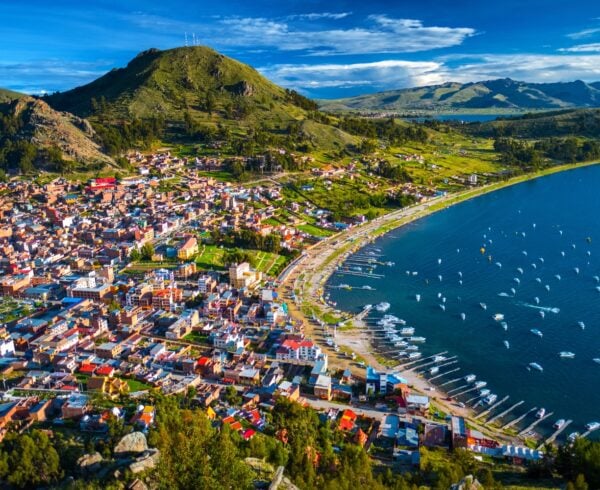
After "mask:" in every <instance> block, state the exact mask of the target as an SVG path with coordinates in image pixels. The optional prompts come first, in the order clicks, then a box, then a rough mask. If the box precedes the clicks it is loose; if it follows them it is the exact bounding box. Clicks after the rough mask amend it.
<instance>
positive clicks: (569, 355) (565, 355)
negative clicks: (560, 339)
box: [558, 350, 575, 359]
mask: <svg viewBox="0 0 600 490" xmlns="http://www.w3.org/2000/svg"><path fill="white" fill-rule="evenodd" d="M558 355H559V356H560V357H562V358H563V359H573V358H574V357H575V353H573V352H569V351H566V350H563V351H561V352H559V353H558Z"/></svg>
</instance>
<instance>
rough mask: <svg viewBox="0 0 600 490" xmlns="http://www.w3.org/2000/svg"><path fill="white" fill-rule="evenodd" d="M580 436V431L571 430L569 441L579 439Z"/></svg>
mask: <svg viewBox="0 0 600 490" xmlns="http://www.w3.org/2000/svg"><path fill="white" fill-rule="evenodd" d="M578 437H579V432H571V433H570V434H569V435H568V437H567V441H569V442H575V439H577V438H578Z"/></svg>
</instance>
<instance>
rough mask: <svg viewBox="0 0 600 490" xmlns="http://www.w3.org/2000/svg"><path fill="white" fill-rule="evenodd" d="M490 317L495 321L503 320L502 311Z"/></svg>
mask: <svg viewBox="0 0 600 490" xmlns="http://www.w3.org/2000/svg"><path fill="white" fill-rule="evenodd" d="M492 318H493V319H494V320H496V321H497V322H501V321H502V320H504V315H503V314H502V313H496V314H494V316H493V317H492Z"/></svg>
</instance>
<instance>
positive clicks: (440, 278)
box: [438, 274, 442, 282]
mask: <svg viewBox="0 0 600 490" xmlns="http://www.w3.org/2000/svg"><path fill="white" fill-rule="evenodd" d="M438 279H439V280H440V282H442V275H441V274H440V275H439V276H438Z"/></svg>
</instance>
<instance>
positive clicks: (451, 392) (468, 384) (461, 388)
mask: <svg viewBox="0 0 600 490" xmlns="http://www.w3.org/2000/svg"><path fill="white" fill-rule="evenodd" d="M469 386H471V387H473V388H475V386H473V385H472V384H470V383H467V384H466V385H461V386H459V387H458V388H452V389H451V390H449V391H448V396H450V395H452V394H453V393H456V392H457V391H460V390H464V389H465V388H467V387H469ZM475 389H477V388H475ZM457 396H458V395H457Z"/></svg>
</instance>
